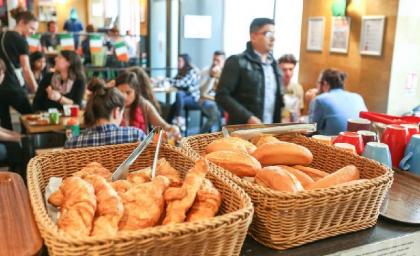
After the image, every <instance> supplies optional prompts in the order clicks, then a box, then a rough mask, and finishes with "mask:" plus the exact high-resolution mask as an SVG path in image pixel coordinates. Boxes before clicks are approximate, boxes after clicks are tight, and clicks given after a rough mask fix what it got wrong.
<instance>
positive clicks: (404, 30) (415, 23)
mask: <svg viewBox="0 0 420 256" xmlns="http://www.w3.org/2000/svg"><path fill="white" fill-rule="evenodd" d="M418 10H420V1H418V0H400V3H399V7H398V18H397V29H396V35H395V44H394V54H393V58H392V67H391V81H390V87H389V97H388V109H387V113H389V114H394V115H401V114H403V113H405V112H408V111H409V110H411V109H412V108H414V107H415V106H417V105H419V104H420V84H419V81H420V33H418V28H419V27H420V13H419V11H418ZM409 74H415V75H416V76H417V81H416V83H415V89H411V90H408V89H406V81H407V77H408V76H409Z"/></svg>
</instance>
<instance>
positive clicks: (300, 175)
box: [278, 165, 314, 188]
mask: <svg viewBox="0 0 420 256" xmlns="http://www.w3.org/2000/svg"><path fill="white" fill-rule="evenodd" d="M278 167H281V168H283V169H285V170H286V171H288V172H290V173H291V174H293V175H294V176H295V177H296V178H297V179H298V180H299V182H300V183H301V184H302V186H303V187H304V188H306V187H307V186H308V185H309V184H312V183H314V180H313V179H312V178H311V177H310V176H309V175H308V174H306V173H304V172H302V171H301V170H298V169H296V168H293V167H290V166H287V165H278Z"/></svg>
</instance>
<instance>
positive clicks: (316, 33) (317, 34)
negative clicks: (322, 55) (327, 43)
mask: <svg viewBox="0 0 420 256" xmlns="http://www.w3.org/2000/svg"><path fill="white" fill-rule="evenodd" d="M323 44H324V17H309V18H308V38H307V42H306V50H308V51H320V52H321V51H322V47H323Z"/></svg>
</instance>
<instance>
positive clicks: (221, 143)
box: [206, 137, 257, 154]
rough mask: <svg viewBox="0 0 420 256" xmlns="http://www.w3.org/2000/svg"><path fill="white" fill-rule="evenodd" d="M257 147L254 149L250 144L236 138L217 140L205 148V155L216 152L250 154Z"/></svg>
mask: <svg viewBox="0 0 420 256" xmlns="http://www.w3.org/2000/svg"><path fill="white" fill-rule="evenodd" d="M255 149H257V147H255V146H254V145H253V144H252V143H251V142H249V141H247V140H244V139H241V138H238V137H227V138H221V139H217V140H215V141H213V142H211V143H210V144H208V145H207V147H206V153H207V154H209V153H211V152H216V151H236V152H244V153H248V154H252V153H253V152H254V151H255Z"/></svg>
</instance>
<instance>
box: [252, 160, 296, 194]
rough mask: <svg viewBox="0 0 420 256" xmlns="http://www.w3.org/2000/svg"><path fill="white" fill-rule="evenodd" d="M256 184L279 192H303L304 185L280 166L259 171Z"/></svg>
mask: <svg viewBox="0 0 420 256" xmlns="http://www.w3.org/2000/svg"><path fill="white" fill-rule="evenodd" d="M255 182H256V183H257V184H260V185H263V186H266V187H268V188H271V189H274V190H277V191H283V192H298V191H302V190H303V187H302V184H301V183H300V182H299V180H298V179H297V178H296V177H295V176H294V175H293V174H290V173H289V172H288V171H286V170H285V169H283V168H281V167H278V166H268V167H264V168H263V169H262V170H259V171H257V174H256V175H255Z"/></svg>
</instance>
